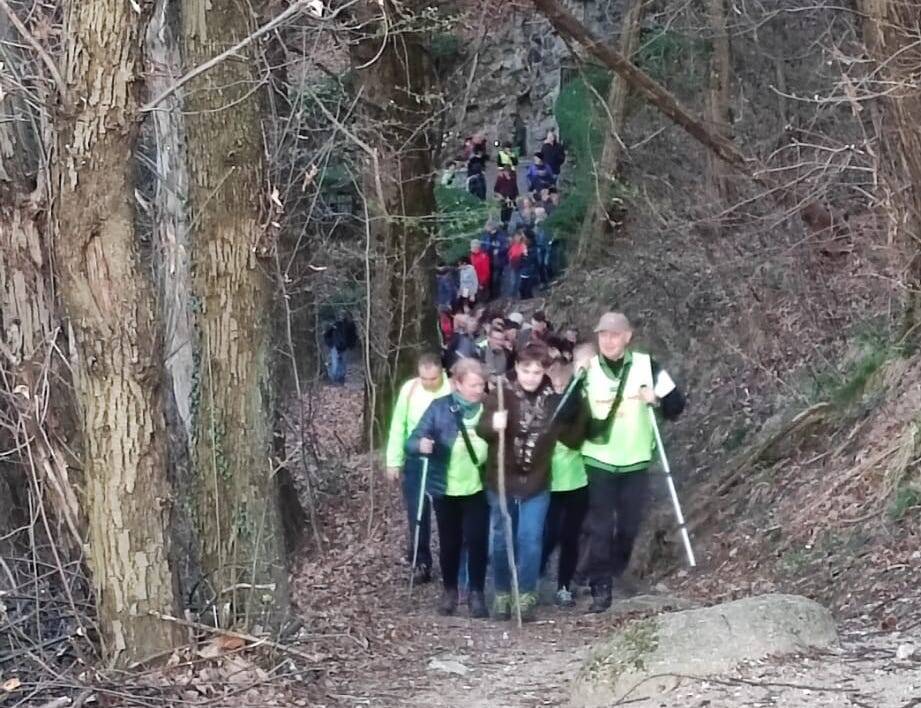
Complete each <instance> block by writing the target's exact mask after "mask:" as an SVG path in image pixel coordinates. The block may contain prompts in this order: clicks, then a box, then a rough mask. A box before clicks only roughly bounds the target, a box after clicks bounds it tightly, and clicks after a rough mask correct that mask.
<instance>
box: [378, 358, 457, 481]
mask: <svg viewBox="0 0 921 708" xmlns="http://www.w3.org/2000/svg"><path fill="white" fill-rule="evenodd" d="M449 393H451V382H450V381H449V380H448V377H447V376H446V375H445V374H442V375H441V386H440V387H439V388H438V390H437V391H427V390H426V389H425V386H423V385H422V382H421V381H420V380H419V379H418V378H413V379H410V380H409V381H407V382H406V383H405V384H403V387H402V388H401V389H400V394H399V395H398V396H397V402H396V405H395V406H394V409H393V418H391V419H390V431H389V434H388V435H387V449H386V453H385V459H386V463H385V464H386V466H387V467H402V466H403V463H404V462H406V452H405V451H404V447H405V445H406V441H407V440H408V439H409V436H410V435H412V432H413V431H414V430H415V429H416V426H417V425H419V421H420V420H422V414H423V413H425V411H426V410H428V407H429V406H430V405H432V401H434V400H435V399H436V398H441V397H442V396H447V395H448V394H449Z"/></svg>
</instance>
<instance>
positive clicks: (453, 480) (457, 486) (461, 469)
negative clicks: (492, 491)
mask: <svg viewBox="0 0 921 708" xmlns="http://www.w3.org/2000/svg"><path fill="white" fill-rule="evenodd" d="M482 415H483V406H480V409H479V410H478V411H477V412H476V415H474V416H473V417H472V418H464V419H463V421H464V426H465V427H466V428H467V436H468V437H469V438H470V446H471V447H472V448H473V453H474V454H475V455H476V459H477V462H479V463H480V464H483V462H485V461H486V454H487V453H488V452H489V445H488V444H487V443H486V441H485V440H483V438H481V437H480V436H479V435H477V434H476V426H477V423H479V422H480V418H481V417H482ZM481 489H483V480H482V477H481V475H480V468H479V467H477V466H476V465H474V464H473V460H472V459H470V453H469V452H468V451H467V443H465V442H464V436H463V434H462V433H461V432H460V431H457V439H456V440H455V441H454V447H452V448H451V459H450V460H449V461H448V469H447V471H446V473H445V496H446V497H466V496H470V495H471V494H476V493H477V492H479V491H480V490H481Z"/></svg>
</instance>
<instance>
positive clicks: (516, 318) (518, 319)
mask: <svg viewBox="0 0 921 708" xmlns="http://www.w3.org/2000/svg"><path fill="white" fill-rule="evenodd" d="M508 318H509V319H510V320H511V321H512V322H514V323H516V324H521V323H522V322H524V315H522V314H521V313H520V312H513V313H512V314H510V315H509V316H508Z"/></svg>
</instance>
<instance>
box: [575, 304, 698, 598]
mask: <svg viewBox="0 0 921 708" xmlns="http://www.w3.org/2000/svg"><path fill="white" fill-rule="evenodd" d="M595 332H596V333H597V334H598V351H599V354H598V355H597V356H595V357H592V359H591V360H590V361H589V364H588V369H587V374H586V379H585V386H584V405H585V406H586V407H587V414H588V416H589V423H588V431H587V439H586V441H585V442H584V443H583V445H582V457H583V459H584V461H585V469H586V473H587V475H588V494H589V510H588V529H589V536H590V545H589V558H588V574H589V578H590V582H591V587H592V605H591V608H590V609H589V611H590V612H604V611H605V610H607V609H608V608H609V607H610V606H611V594H612V583H613V582H614V581H615V580H619V579H620V578H621V576H622V575H623V573H624V571H625V570H626V569H627V566H628V564H629V563H630V555H631V553H632V551H633V544H634V542H635V541H636V537H637V534H638V532H639V528H640V524H641V522H642V520H643V516H644V514H645V512H646V506H647V504H648V502H649V475H648V474H647V470H648V468H649V465H650V464H651V462H652V457H653V453H654V451H655V438H654V436H653V429H652V423H651V421H650V419H649V411H648V406H653V407H654V408H655V409H657V410H658V411H659V412H661V414H662V417H663V418H665V419H667V420H670V419H673V418H676V417H677V416H678V415H679V414H680V413H681V411H682V410H683V409H684V396H683V395H682V394H681V392H680V391H679V390H678V388H677V387H676V386H675V383H674V381H672V378H671V377H670V376H669V375H668V372H666V371H665V370H664V369H662V368H661V367H660V366H659V364H658V363H657V362H656V361H655V360H654V359H652V357H650V356H649V355H648V354H643V353H640V352H638V351H634V350H633V349H631V348H630V346H629V345H630V341H631V339H632V337H633V327H632V326H631V325H630V321H629V320H628V319H627V318H626V317H625V316H624V315H623V314H621V313H619V312H608V313H606V314H604V315H602V317H601V319H600V320H599V321H598V325H597V326H596V327H595ZM612 511H613V514H612ZM615 532H616V533H615ZM621 585H623V583H621ZM618 589H619V590H620V591H621V592H625V591H627V590H628V589H627V588H626V587H620V588H618Z"/></svg>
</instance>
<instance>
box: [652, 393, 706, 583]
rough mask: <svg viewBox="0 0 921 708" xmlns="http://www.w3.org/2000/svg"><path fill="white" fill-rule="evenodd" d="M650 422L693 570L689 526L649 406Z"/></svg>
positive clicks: (653, 412)
mask: <svg viewBox="0 0 921 708" xmlns="http://www.w3.org/2000/svg"><path fill="white" fill-rule="evenodd" d="M649 420H650V422H651V423H652V432H653V433H654V434H655V436H656V449H657V450H658V451H659V461H660V462H661V463H662V469H664V470H665V480H666V482H667V483H668V493H669V495H670V496H671V498H672V507H673V508H674V509H675V517H676V518H677V519H678V529H679V531H680V532H681V540H682V541H684V551H685V553H686V554H687V557H688V565H690V566H691V567H692V568H693V567H695V566H696V565H697V560H696V559H695V558H694V549H693V548H691V537H690V536H688V525H687V523H685V521H684V514H682V513H681V502H679V501H678V492H677V491H676V490H675V482H674V481H673V480H672V470H671V467H670V466H669V464H668V458H667V457H666V456H665V446H664V445H662V436H661V435H660V434H659V422H658V421H657V420H656V412H655V411H654V410H653V409H652V406H649Z"/></svg>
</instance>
